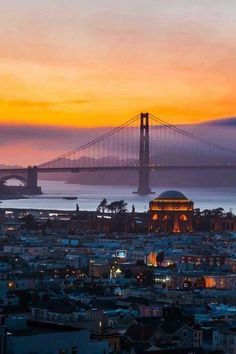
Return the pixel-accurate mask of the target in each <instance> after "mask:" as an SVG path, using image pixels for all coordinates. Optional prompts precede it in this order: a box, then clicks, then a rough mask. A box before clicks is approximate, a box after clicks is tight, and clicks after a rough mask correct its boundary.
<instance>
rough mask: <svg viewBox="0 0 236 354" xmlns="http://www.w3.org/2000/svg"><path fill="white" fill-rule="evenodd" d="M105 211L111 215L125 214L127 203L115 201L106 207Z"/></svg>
mask: <svg viewBox="0 0 236 354" xmlns="http://www.w3.org/2000/svg"><path fill="white" fill-rule="evenodd" d="M107 209H108V210H109V211H111V212H112V213H115V214H118V213H125V212H126V210H127V203H125V201H124V200H115V201H114V202H112V203H110V204H109V205H108V206H107Z"/></svg>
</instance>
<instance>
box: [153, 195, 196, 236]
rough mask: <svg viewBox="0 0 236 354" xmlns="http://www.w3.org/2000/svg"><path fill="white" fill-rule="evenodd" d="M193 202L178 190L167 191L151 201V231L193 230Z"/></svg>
mask: <svg viewBox="0 0 236 354" xmlns="http://www.w3.org/2000/svg"><path fill="white" fill-rule="evenodd" d="M193 210H194V207H193V202H192V201H191V200H189V199H188V198H186V197H185V195H184V194H182V193H181V192H178V191H166V192H163V193H161V194H160V195H159V196H158V197H157V198H155V199H153V200H152V201H151V202H150V203H149V230H150V231H151V232H164V233H179V232H192V219H193Z"/></svg>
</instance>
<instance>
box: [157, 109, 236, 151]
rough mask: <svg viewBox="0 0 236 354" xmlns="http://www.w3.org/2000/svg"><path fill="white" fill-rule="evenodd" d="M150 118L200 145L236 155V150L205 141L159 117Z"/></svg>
mask: <svg viewBox="0 0 236 354" xmlns="http://www.w3.org/2000/svg"><path fill="white" fill-rule="evenodd" d="M150 116H151V117H152V119H153V120H155V121H156V122H157V123H159V124H161V125H162V126H165V127H167V128H169V129H171V130H173V131H175V132H177V133H180V134H182V135H184V136H186V137H188V138H191V139H193V140H196V141H198V142H200V143H203V144H205V145H209V146H211V147H214V148H217V149H220V150H224V151H226V152H231V153H233V154H236V150H234V149H230V148H227V147H225V146H223V145H220V144H216V143H215V142H213V141H210V140H208V139H205V138H202V137H199V136H197V135H195V134H192V133H190V132H188V131H187V130H184V129H181V128H179V127H177V126H175V125H173V124H170V123H168V122H167V121H165V120H163V119H161V118H159V117H157V116H155V115H153V114H150Z"/></svg>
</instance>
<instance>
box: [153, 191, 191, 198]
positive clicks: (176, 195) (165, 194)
mask: <svg viewBox="0 0 236 354" xmlns="http://www.w3.org/2000/svg"><path fill="white" fill-rule="evenodd" d="M157 199H187V198H186V196H185V195H184V194H183V193H181V192H179V191H175V190H169V191H165V192H162V193H161V194H160V195H159V196H158V197H157Z"/></svg>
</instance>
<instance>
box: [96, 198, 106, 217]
mask: <svg viewBox="0 0 236 354" xmlns="http://www.w3.org/2000/svg"><path fill="white" fill-rule="evenodd" d="M107 206H108V205H107V200H106V198H103V200H102V201H101V202H100V204H99V205H98V207H97V210H98V211H99V212H101V211H102V213H103V214H104V213H105V210H106V209H107Z"/></svg>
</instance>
